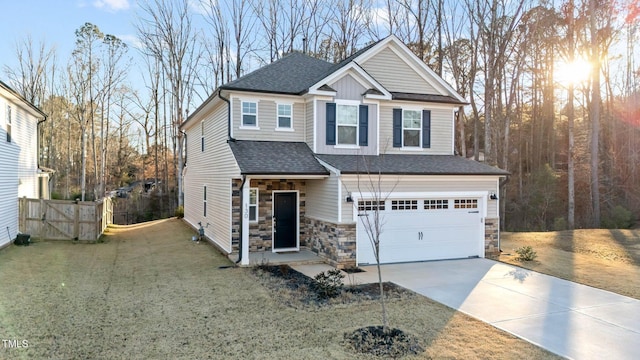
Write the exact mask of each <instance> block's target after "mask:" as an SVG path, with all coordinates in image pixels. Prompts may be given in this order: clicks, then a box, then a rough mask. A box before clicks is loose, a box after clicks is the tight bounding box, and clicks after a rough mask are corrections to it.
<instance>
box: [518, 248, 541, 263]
mask: <svg viewBox="0 0 640 360" xmlns="http://www.w3.org/2000/svg"><path fill="white" fill-rule="evenodd" d="M515 251H516V254H518V257H517V258H516V260H519V261H533V260H535V258H537V257H538V254H537V253H536V252H535V251H534V250H533V248H532V247H531V246H522V247H520V248H518V249H516V250H515Z"/></svg>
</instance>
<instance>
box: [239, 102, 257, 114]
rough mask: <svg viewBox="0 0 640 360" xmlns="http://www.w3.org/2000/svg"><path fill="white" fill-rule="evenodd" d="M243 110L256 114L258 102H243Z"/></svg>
mask: <svg viewBox="0 0 640 360" xmlns="http://www.w3.org/2000/svg"><path fill="white" fill-rule="evenodd" d="M242 112H243V113H249V114H255V113H256V103H254V102H243V103H242Z"/></svg>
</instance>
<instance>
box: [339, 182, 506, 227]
mask: <svg viewBox="0 0 640 360" xmlns="http://www.w3.org/2000/svg"><path fill="white" fill-rule="evenodd" d="M371 176H372V178H371V179H373V181H374V182H375V183H377V181H378V177H377V175H375V174H373V175H371ZM341 180H342V186H343V187H342V191H343V194H344V196H345V197H346V196H347V194H348V193H349V192H351V193H353V194H358V193H359V192H363V193H366V192H375V191H374V190H372V189H371V186H367V185H366V184H368V183H369V182H370V178H369V177H368V175H366V174H363V175H361V177H360V190H358V175H342V178H341ZM381 188H382V193H383V197H384V196H386V194H387V193H386V192H389V191H392V190H393V191H394V192H438V191H443V192H471V191H482V192H486V193H487V194H489V193H492V192H495V193H497V192H498V177H496V176H473V177H465V176H457V177H454V176H446V177H444V176H429V175H418V176H407V175H398V176H393V175H385V176H383V177H382V180H381ZM356 196H357V195H356ZM341 201H342V202H343V203H342V221H343V222H346V223H350V222H353V203H347V202H345V201H344V199H341ZM487 217H489V218H497V217H499V214H498V201H493V200H489V201H488V203H487Z"/></svg>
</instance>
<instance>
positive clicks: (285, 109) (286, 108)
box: [278, 104, 291, 116]
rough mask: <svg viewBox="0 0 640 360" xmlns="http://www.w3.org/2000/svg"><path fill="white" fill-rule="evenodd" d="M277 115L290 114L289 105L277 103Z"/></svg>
mask: <svg viewBox="0 0 640 360" xmlns="http://www.w3.org/2000/svg"><path fill="white" fill-rule="evenodd" d="M278 116H291V105H286V104H285V105H282V104H279V105H278Z"/></svg>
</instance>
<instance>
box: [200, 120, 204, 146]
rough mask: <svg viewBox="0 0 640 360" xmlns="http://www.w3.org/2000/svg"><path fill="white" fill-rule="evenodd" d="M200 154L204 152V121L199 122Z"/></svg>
mask: <svg viewBox="0 0 640 360" xmlns="http://www.w3.org/2000/svg"><path fill="white" fill-rule="evenodd" d="M200 152H204V120H202V121H201V122H200Z"/></svg>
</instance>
